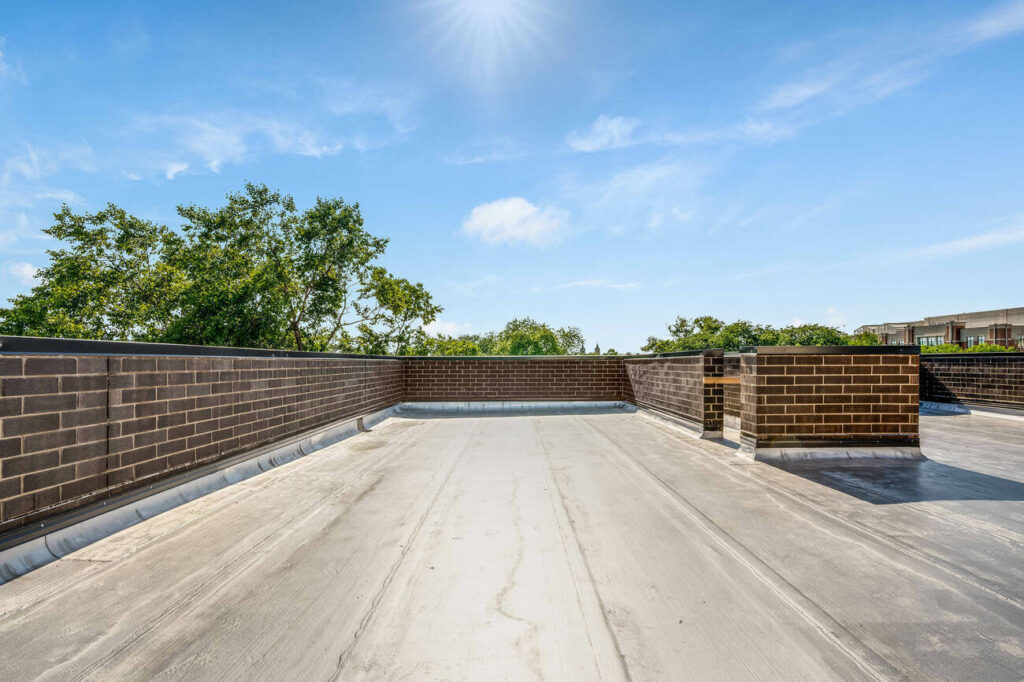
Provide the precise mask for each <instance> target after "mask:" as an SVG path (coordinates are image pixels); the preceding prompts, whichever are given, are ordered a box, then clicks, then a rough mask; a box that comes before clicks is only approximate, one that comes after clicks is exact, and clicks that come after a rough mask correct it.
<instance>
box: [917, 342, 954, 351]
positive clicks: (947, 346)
mask: <svg viewBox="0 0 1024 682" xmlns="http://www.w3.org/2000/svg"><path fill="white" fill-rule="evenodd" d="M963 350H964V349H963V348H961V347H960V346H959V345H958V344H955V343H939V344H936V345H934V346H921V352H922V353H962V352H963Z"/></svg>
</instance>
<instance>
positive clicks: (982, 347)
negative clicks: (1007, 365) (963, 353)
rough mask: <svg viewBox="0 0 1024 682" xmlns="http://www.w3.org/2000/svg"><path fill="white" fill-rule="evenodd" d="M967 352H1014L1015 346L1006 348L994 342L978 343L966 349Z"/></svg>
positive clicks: (1015, 350)
mask: <svg viewBox="0 0 1024 682" xmlns="http://www.w3.org/2000/svg"><path fill="white" fill-rule="evenodd" d="M967 352H968V353H1016V352H1017V349H1016V348H1007V347H1005V346H999V345H997V344H994V343H978V344H975V345H973V346H971V347H970V348H968V349H967Z"/></svg>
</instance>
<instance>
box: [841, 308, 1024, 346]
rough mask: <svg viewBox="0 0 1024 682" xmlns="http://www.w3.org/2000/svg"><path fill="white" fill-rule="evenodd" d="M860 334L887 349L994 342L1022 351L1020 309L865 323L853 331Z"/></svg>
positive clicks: (1022, 313)
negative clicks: (870, 336) (868, 334)
mask: <svg viewBox="0 0 1024 682" xmlns="http://www.w3.org/2000/svg"><path fill="white" fill-rule="evenodd" d="M860 332H873V333H874V334H876V335H877V336H878V338H879V339H880V340H881V342H882V343H883V344H885V345H887V346H900V345H918V346H937V345H939V344H942V343H955V344H957V345H959V346H960V347H961V348H970V347H971V346H976V345H978V344H980V343H994V344H996V345H998V346H1006V347H1007V348H1020V349H1024V308H1004V309H1002V310H984V311H980V312H974V313H959V314H957V315H939V316H937V317H926V318H924V319H923V320H915V321H913V322H885V323H882V324H866V325H864V326H862V327H858V328H857V333H860Z"/></svg>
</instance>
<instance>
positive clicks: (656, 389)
mask: <svg viewBox="0 0 1024 682" xmlns="http://www.w3.org/2000/svg"><path fill="white" fill-rule="evenodd" d="M625 367H626V377H627V378H628V386H629V388H630V390H631V391H632V394H633V395H632V400H631V401H630V402H632V403H633V404H635V405H637V406H638V407H645V408H649V409H654V410H658V411H661V412H665V413H668V414H670V415H672V416H675V417H681V418H682V419H684V420H686V421H687V422H688V423H689V424H690V425H691V426H693V427H694V428H696V429H697V430H699V431H701V432H702V433H703V432H707V433H709V434H717V433H720V432H721V430H722V415H723V401H722V385H721V384H718V383H707V382H706V381H705V378H718V377H721V376H722V373H723V369H724V364H723V358H722V352H721V351H707V352H705V353H703V354H694V355H683V356H676V357H640V358H638V357H631V358H626V359H625Z"/></svg>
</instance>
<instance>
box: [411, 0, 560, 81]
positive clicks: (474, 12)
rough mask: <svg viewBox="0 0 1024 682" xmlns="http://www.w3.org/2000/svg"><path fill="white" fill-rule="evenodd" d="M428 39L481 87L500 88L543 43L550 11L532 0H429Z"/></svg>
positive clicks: (427, 3) (425, 5)
mask: <svg viewBox="0 0 1024 682" xmlns="http://www.w3.org/2000/svg"><path fill="white" fill-rule="evenodd" d="M424 7H425V8H429V9H430V11H431V14H432V15H433V20H432V21H431V22H430V39H431V41H432V42H433V44H434V46H435V48H436V49H437V50H438V51H439V52H441V53H443V57H444V58H445V59H446V60H450V61H451V62H452V63H453V65H454V66H456V67H457V68H458V69H459V70H460V71H462V72H463V73H464V74H465V75H466V76H467V77H468V78H469V79H470V80H471V81H472V83H473V84H474V86H475V87H477V88H479V89H482V90H492V89H495V88H498V87H500V86H501V85H502V84H503V83H504V81H505V80H506V79H507V78H508V77H509V76H510V75H512V74H513V73H514V72H516V71H517V70H518V69H519V68H521V67H522V65H523V61H524V60H525V59H526V58H528V57H530V56H534V55H535V53H536V52H537V51H538V48H539V47H541V46H542V45H544V44H545V43H547V38H546V37H545V35H544V32H543V30H542V26H543V23H544V20H545V19H546V18H547V17H548V15H549V11H548V10H547V9H546V8H545V7H544V6H543V5H541V4H540V3H539V2H536V1H535V0H427V2H425V3H424Z"/></svg>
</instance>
